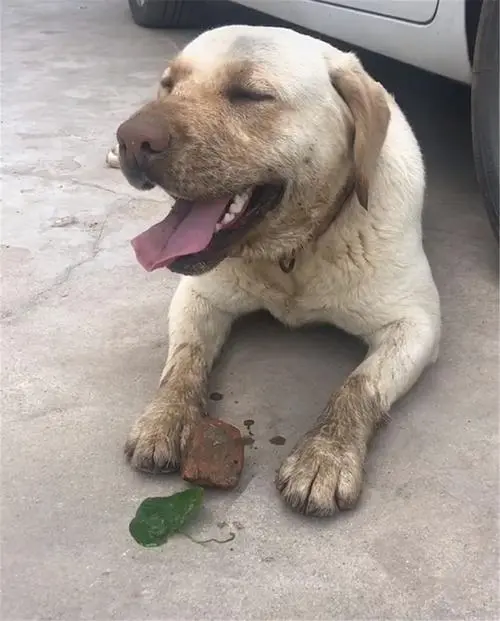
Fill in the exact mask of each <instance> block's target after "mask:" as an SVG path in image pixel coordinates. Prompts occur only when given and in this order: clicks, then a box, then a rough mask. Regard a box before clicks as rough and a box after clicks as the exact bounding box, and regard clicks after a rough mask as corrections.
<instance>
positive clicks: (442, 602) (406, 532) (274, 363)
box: [1, 0, 498, 621]
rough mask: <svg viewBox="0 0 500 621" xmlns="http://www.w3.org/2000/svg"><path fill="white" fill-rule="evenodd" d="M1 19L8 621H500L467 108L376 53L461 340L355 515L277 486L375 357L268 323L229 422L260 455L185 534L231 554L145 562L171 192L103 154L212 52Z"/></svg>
mask: <svg viewBox="0 0 500 621" xmlns="http://www.w3.org/2000/svg"><path fill="white" fill-rule="evenodd" d="M2 17H3V28H2V31H3V32H2V35H3V58H2V69H3V88H2V156H3V162H2V164H3V197H2V198H3V208H2V220H1V225H2V226H1V242H2V245H1V257H2V321H3V324H2V343H1V346H2V349H1V353H2V406H1V407H2V445H1V448H2V548H1V552H2V560H1V569H2V573H1V576H2V601H1V607H2V618H3V619H6V620H11V619H23V620H25V619H62V620H65V621H66V620H67V621H73V620H74V619H96V620H103V619H117V620H118V619H137V620H144V619H181V618H183V619H202V618H203V619H286V620H288V619H393V618H394V619H417V618H418V619H494V618H498V599H497V585H498V583H497V580H498V562H497V561H498V547H497V535H498V529H497V526H498V522H497V511H498V355H497V353H498V256H497V247H496V244H495V242H494V239H493V236H492V234H491V231H490V230H489V227H488V223H487V220H486V217H485V214H484V211H483V208H482V206H481V199H480V195H479V192H478V188H477V185H476V182H475V179H474V172H473V164H472V157H471V145H470V138H469V130H468V104H467V101H468V97H467V89H465V88H463V87H461V86H458V85H455V84H451V83H448V82H446V81H444V80H441V79H439V78H437V77H434V76H430V75H425V74H423V73H421V72H418V71H416V70H413V69H411V68H409V67H405V66H402V65H398V64H397V63H392V62H389V61H388V60H384V59H381V58H377V57H375V56H374V55H370V54H364V55H363V59H364V61H365V63H366V66H367V67H368V68H369V69H370V70H371V71H372V73H374V74H375V75H376V76H377V78H378V79H379V80H381V81H383V82H384V84H385V85H386V86H387V87H388V88H389V90H391V91H392V92H393V93H394V94H395V95H396V97H397V98H398V100H399V102H400V103H401V105H402V106H403V108H404V110H405V111H406V112H407V114H408V116H409V118H410V120H411V122H412V125H413V126H414V128H415V131H416V133H417V136H418V138H419V139H420V141H421V144H422V148H423V151H424V154H425V159H426V162H427V166H428V175H429V183H428V192H427V203H426V213H425V222H424V223H425V227H424V228H425V243H426V248H427V251H428V253H429V257H430V261H431V265H432V269H433V271H434V274H435V278H436V281H437V284H438V287H439V290H440V292H441V296H442V303H443V319H444V327H443V342H442V349H441V355H440V358H439V360H438V362H437V364H436V365H435V366H434V367H433V368H432V369H430V370H429V371H428V372H427V373H426V374H425V375H424V377H423V378H422V380H421V381H420V382H419V383H418V385H417V386H416V387H415V388H414V389H413V390H412V391H411V393H410V394H409V395H407V396H406V397H405V398H404V399H403V400H402V401H401V402H400V403H399V404H398V405H397V406H396V407H395V408H394V410H393V412H392V421H391V423H390V424H389V425H388V426H387V428H385V429H384V430H382V431H381V432H380V433H379V435H378V436H377V438H376V439H375V441H374V443H373V447H372V452H371V454H370V457H369V459H368V462H367V464H366V481H365V489H364V493H363V496H362V499H361V501H360V504H359V506H358V508H357V509H356V510H355V511H354V512H350V513H346V514H342V515H340V516H338V517H336V518H334V519H332V520H324V521H321V520H314V519H305V518H303V517H301V516H298V515H294V514H292V513H290V512H289V511H288V510H287V509H286V507H284V506H283V505H282V503H281V501H280V499H279V497H278V495H277V493H276V491H275V489H274V486H273V478H274V473H275V470H276V468H277V467H278V465H279V463H280V461H281V459H283V457H284V456H285V455H286V454H287V452H288V451H289V450H290V449H291V447H292V445H293V444H294V443H295V441H296V440H297V439H298V438H299V436H300V434H302V433H304V432H305V431H306V430H307V428H308V426H309V425H310V423H311V420H313V419H314V418H315V417H316V416H317V415H318V414H319V412H320V411H321V409H322V406H323V405H324V403H325V402H326V399H327V396H328V394H329V393H330V392H331V391H332V390H333V388H334V387H336V386H338V385H339V384H340V383H341V382H342V380H343V378H345V376H346V375H347V373H348V372H349V371H350V370H351V369H352V368H353V367H354V366H355V365H356V364H357V363H358V362H359V360H360V359H361V357H362V355H363V348H362V346H361V345H360V344H359V343H357V342H356V341H355V340H354V339H351V338H350V337H348V336H346V335H345V334H342V333H340V332H338V331H335V330H333V329H329V328H321V327H319V328H316V327H315V328H308V329H306V330H301V331H296V332H291V331H288V330H285V329H283V328H281V327H280V326H279V325H277V324H276V323H275V322H273V321H272V320H270V319H269V318H268V317H266V316H257V317H255V318H248V319H245V320H243V321H241V322H239V324H238V325H237V327H236V328H235V330H234V334H233V336H232V337H231V339H230V341H229V343H228V344H227V347H226V348H225V352H224V355H223V357H222V358H221V360H220V363H219V364H218V366H217V368H216V370H215V372H214V375H213V378H212V387H213V388H212V389H213V390H214V391H218V392H220V393H221V394H222V395H223V398H222V399H221V400H218V401H213V402H212V404H211V408H212V413H213V414H217V415H218V416H220V417H222V418H224V419H226V420H228V421H229V422H232V423H233V424H236V425H238V426H239V427H240V428H241V429H242V431H244V430H245V429H244V421H245V420H247V419H253V420H254V421H255V423H254V425H253V426H252V431H253V433H254V439H255V443H254V445H253V446H251V447H247V454H246V464H245V470H244V474H243V478H242V482H241V485H240V487H239V488H238V489H237V490H236V491H235V492H231V493H221V492H210V493H208V494H207V500H206V503H205V504H206V506H205V508H204V509H203V511H202V513H201V515H200V517H199V519H198V520H196V521H195V522H194V523H193V524H192V525H191V527H190V530H189V534H190V535H192V536H193V537H194V538H195V539H198V540H200V539H209V538H212V537H214V538H218V539H224V538H226V537H227V536H228V535H229V533H230V532H235V534H236V536H235V539H234V541H232V542H231V543H229V544H225V545H216V544H215V545H214V544H206V545H204V546H197V545H195V544H193V543H192V542H191V541H189V539H187V538H185V537H175V538H173V539H172V540H171V541H170V542H168V543H167V544H166V545H165V546H164V547H161V548H159V549H154V550H146V549H142V548H140V547H138V546H137V545H136V544H135V543H134V541H133V540H132V539H131V537H130V535H129V533H128V522H129V520H130V519H131V518H132V517H133V515H134V513H135V510H136V508H137V506H138V503H139V502H140V501H141V500H142V499H143V498H145V497H147V496H150V495H167V494H170V493H173V492H174V491H178V490H179V489H182V488H183V487H184V486H183V484H182V482H181V481H180V480H179V477H178V476H177V475H171V476H164V477H148V476H144V475H140V474H138V473H135V472H132V471H131V470H130V469H129V467H128V466H127V465H126V464H125V463H124V459H123V454H122V446H123V442H124V439H125V437H126V434H127V432H128V429H129V427H130V425H131V424H132V422H133V420H134V419H135V417H136V416H137V415H138V414H139V413H140V412H141V410H142V409H143V408H144V406H145V405H146V404H147V402H148V399H149V398H150V397H151V395H152V392H153V390H154V388H155V386H156V383H157V381H158V377H159V374H160V372H161V368H162V365H163V361H164V357H165V353H166V347H167V342H166V326H165V323H166V311H167V307H168V303H169V300H170V297H171V295H172V292H173V289H174V287H175V285H176V282H177V277H176V276H174V275H172V274H170V273H168V272H167V271H161V270H160V271H157V272H154V273H152V274H146V273H145V272H144V271H143V270H142V269H141V268H140V267H139V265H138V264H137V263H136V261H135V258H134V255H133V251H132V249H131V247H130V239H131V238H132V237H133V236H134V235H136V234H137V233H138V232H140V231H142V230H144V229H145V228H146V227H147V226H149V225H150V224H152V223H153V222H155V221H157V220H158V219H159V217H160V216H161V215H162V214H163V212H164V211H165V209H166V206H164V205H165V199H164V197H163V196H162V194H161V192H160V191H159V190H155V191H153V192H151V193H148V194H140V193H139V192H137V191H135V190H134V189H133V188H131V187H130V186H128V185H127V183H126V182H125V180H124V179H123V178H122V176H121V175H120V173H119V171H115V170H110V169H108V168H106V166H105V156H106V152H107V149H108V148H109V147H110V146H112V144H113V140H114V131H115V129H116V127H117V126H118V124H119V123H120V122H121V121H122V120H123V119H124V118H125V117H126V116H127V115H128V114H129V113H131V112H132V111H133V110H134V109H135V108H136V106H137V105H139V104H140V103H142V102H143V101H145V100H146V99H148V98H149V97H150V96H152V95H153V94H154V92H155V80H156V79H157V77H158V76H159V75H160V73H161V71H162V69H163V68H164V65H165V63H166V61H167V60H168V58H169V57H171V56H172V55H173V54H174V53H175V51H176V49H178V48H179V47H180V46H182V45H183V44H184V43H185V42H186V41H187V40H189V39H190V38H191V37H192V36H193V35H194V33H192V32H185V31H184V32H183V31H178V32H167V31H148V30H144V29H141V28H139V27H137V26H135V25H134V24H133V23H132V21H131V19H130V17H129V14H128V8H127V3H126V1H125V0H106V2H98V1H97V0H79V1H78V2H76V1H74V0H39V1H38V2H32V1H28V0H7V1H6V2H4V5H3V11H2ZM285 362H286V364H285ZM278 435H279V436H283V438H285V440H286V441H285V443H284V445H276V444H272V443H270V441H269V440H270V439H272V438H273V437H274V436H278Z"/></svg>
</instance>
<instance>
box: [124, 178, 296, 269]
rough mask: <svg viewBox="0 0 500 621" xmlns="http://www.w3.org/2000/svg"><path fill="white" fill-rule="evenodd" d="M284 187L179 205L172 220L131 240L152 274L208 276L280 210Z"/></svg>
mask: <svg viewBox="0 0 500 621" xmlns="http://www.w3.org/2000/svg"><path fill="white" fill-rule="evenodd" d="M283 190H284V186H283V185H258V186H253V187H250V188H246V189H244V190H242V191H241V192H239V193H238V194H234V195H230V196H223V197H220V198H216V199H210V200H186V199H178V200H176V201H175V203H174V205H173V207H172V210H171V211H170V213H169V214H168V216H167V217H166V218H165V219H164V220H162V221H161V222H158V224H155V225H154V226H152V227H151V228H150V229H148V230H147V231H144V233H141V234H140V235H138V236H137V237H135V238H134V239H133V240H132V246H133V247H134V250H135V253H136V256H137V260H138V261H139V263H140V264H141V265H142V266H143V267H144V269H146V270H147V271H148V272H151V271H153V270H156V269H158V268H160V267H166V268H168V269H170V270H171V271H173V272H179V273H181V274H189V275H194V274H201V273H203V272H207V271H209V270H210V269H212V268H213V267H215V266H216V265H217V264H218V263H220V262H221V261H222V260H223V259H224V258H225V257H226V256H227V255H228V252H229V250H230V248H231V247H232V246H234V245H235V244H236V243H238V242H241V241H242V240H243V238H244V236H245V234H246V233H247V232H248V231H249V229H250V228H253V227H254V226H255V225H256V224H257V223H258V222H259V221H260V220H262V218H263V217H264V216H265V214H266V213H267V212H268V211H269V210H270V209H273V208H274V207H276V205H278V203H279V202H280V201H281V197H282V195H283Z"/></svg>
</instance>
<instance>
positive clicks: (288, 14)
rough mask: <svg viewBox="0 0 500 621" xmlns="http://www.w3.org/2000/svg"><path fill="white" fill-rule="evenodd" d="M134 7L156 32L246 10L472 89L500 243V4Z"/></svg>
mask: <svg viewBox="0 0 500 621" xmlns="http://www.w3.org/2000/svg"><path fill="white" fill-rule="evenodd" d="M128 2H129V7H130V11H131V14H132V17H133V19H134V21H135V22H136V23H137V24H139V25H141V26H145V27H149V28H207V27H214V26H216V25H221V24H222V23H230V22H231V21H232V16H233V13H232V12H231V10H232V9H233V10H234V9H236V6H238V7H245V8H246V9H253V10H257V11H258V12H259V13H260V14H266V15H269V16H272V17H273V18H278V19H280V20H284V21H286V22H288V23H290V24H295V25H297V26H300V27H302V28H306V29H308V30H310V31H313V32H317V33H318V34H320V35H323V36H326V37H332V38H335V39H337V40H340V41H344V42H345V43H348V44H351V45H354V46H357V47H360V48H365V49H367V50H370V51H372V52H377V53H379V54H383V55H385V56H388V57H390V58H393V59H396V60H398V61H401V62H404V63H408V64H411V65H414V66H416V67H420V68H421V69H424V70H426V71H429V72H432V73H435V74H439V75H441V76H444V77H445V78H449V79H451V80H455V81H458V82H462V83H464V84H467V85H469V87H470V92H471V132H472V144H473V152H474V162H475V168H476V175H477V178H478V182H479V186H480V188H481V191H482V194H483V197H484V205H485V208H486V211H487V214H488V217H489V220H490V223H491V225H492V228H493V232H494V234H495V236H496V239H497V241H498V239H499V162H498V142H499V127H498V106H499V102H498V88H499V83H498V29H499V8H498V4H499V0H405V1H403V0H266V1H264V0H234V2H231V3H230V2H222V1H220V0H216V1H214V0H128ZM234 15H235V14H234Z"/></svg>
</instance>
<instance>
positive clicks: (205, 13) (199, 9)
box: [128, 0, 231, 28]
mask: <svg viewBox="0 0 500 621" xmlns="http://www.w3.org/2000/svg"><path fill="white" fill-rule="evenodd" d="M128 4H129V8H130V12H131V14H132V19H133V20H134V22H135V23H136V24H138V25H139V26H144V27H145V28H207V27H214V26H219V25H220V26H222V25H223V24H226V23H229V21H230V9H231V5H230V3H229V2H224V1H221V0H218V1H217V2H207V1H203V0H128ZM209 5H210V6H209Z"/></svg>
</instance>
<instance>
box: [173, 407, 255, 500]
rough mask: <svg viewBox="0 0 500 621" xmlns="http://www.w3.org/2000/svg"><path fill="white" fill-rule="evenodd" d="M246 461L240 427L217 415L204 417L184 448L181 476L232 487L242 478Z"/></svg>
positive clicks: (212, 485)
mask: <svg viewBox="0 0 500 621" xmlns="http://www.w3.org/2000/svg"><path fill="white" fill-rule="evenodd" d="M243 461H244V448H243V441H242V438H241V433H240V431H239V429H237V428H236V427H234V426H233V425H230V424H229V423H226V422H224V421H222V420H219V419H217V418H205V419H204V420H202V421H201V422H200V423H199V424H198V425H196V427H195V428H194V430H193V432H192V434H191V436H190V437H189V439H188V441H187V445H186V448H185V449H184V451H183V457H182V464H181V473H182V478H183V479H185V480H186V481H190V482H191V483H195V484H197V485H202V486H205V487H220V488H223V489H232V488H233V487H236V485H237V484H238V481H239V479H240V474H241V471H242V469H243Z"/></svg>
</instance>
